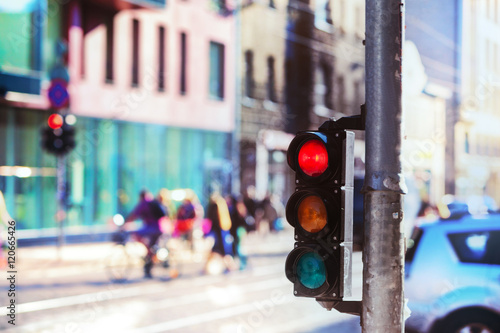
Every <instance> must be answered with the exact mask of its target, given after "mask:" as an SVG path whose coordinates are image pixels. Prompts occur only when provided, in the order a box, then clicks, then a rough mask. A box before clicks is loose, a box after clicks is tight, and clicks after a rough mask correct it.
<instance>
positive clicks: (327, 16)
mask: <svg viewBox="0 0 500 333" xmlns="http://www.w3.org/2000/svg"><path fill="white" fill-rule="evenodd" d="M332 23H333V22H332V11H331V8H330V0H316V8H315V10H314V25H315V26H316V28H318V29H321V30H325V31H330V30H331V29H332Z"/></svg>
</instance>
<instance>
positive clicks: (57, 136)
mask: <svg viewBox="0 0 500 333" xmlns="http://www.w3.org/2000/svg"><path fill="white" fill-rule="evenodd" d="M41 145H42V148H43V149H45V150H46V151H47V152H49V153H52V154H55V155H65V154H67V153H69V152H70V151H71V150H72V149H73V148H75V145H76V142H75V128H74V127H73V126H72V125H70V124H68V123H67V122H66V121H65V117H63V116H62V115H60V114H58V113H54V114H51V115H50V116H49V119H48V120H47V126H46V127H44V128H43V129H42V141H41Z"/></svg>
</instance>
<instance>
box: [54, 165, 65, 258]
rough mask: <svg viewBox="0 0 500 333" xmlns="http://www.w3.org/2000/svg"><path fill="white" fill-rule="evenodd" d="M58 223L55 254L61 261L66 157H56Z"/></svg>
mask: <svg viewBox="0 0 500 333" xmlns="http://www.w3.org/2000/svg"><path fill="white" fill-rule="evenodd" d="M56 219H57V223H58V229H59V230H58V231H59V232H58V235H57V252H58V259H59V260H61V259H62V247H63V245H64V223H65V221H66V156H58V157H57V213H56Z"/></svg>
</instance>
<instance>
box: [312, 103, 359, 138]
mask: <svg viewBox="0 0 500 333" xmlns="http://www.w3.org/2000/svg"><path fill="white" fill-rule="evenodd" d="M365 118H366V107H365V104H363V105H361V114H358V115H354V116H350V117H342V118H340V119H339V120H334V119H329V120H327V121H325V122H324V123H323V124H322V125H321V126H320V127H319V130H320V131H326V132H328V131H333V130H339V129H344V130H360V131H364V130H365Z"/></svg>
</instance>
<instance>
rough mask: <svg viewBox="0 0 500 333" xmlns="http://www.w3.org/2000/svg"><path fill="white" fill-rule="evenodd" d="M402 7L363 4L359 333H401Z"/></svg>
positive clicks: (380, 1) (388, 2) (391, 0)
mask: <svg viewBox="0 0 500 333" xmlns="http://www.w3.org/2000/svg"><path fill="white" fill-rule="evenodd" d="M403 19H404V12H403V3H402V2H401V1H400V0H366V175H365V184H364V188H363V191H364V199H365V201H364V202H365V213H364V215H365V221H364V223H365V236H364V251H363V265H364V266H363V306H362V332H363V333H377V332H380V333H392V332H394V333H395V332H403V331H404V321H403V311H404V297H403V279H404V236H403V228H402V218H403V210H402V201H403V194H404V192H405V184H404V178H403V176H402V168H401V160H400V154H401V140H402V139H401V112H402V100H401V92H402V87H401V82H402V81H401V55H402V52H401V49H402V41H403V30H402V27H403V26H404V25H403Z"/></svg>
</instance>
